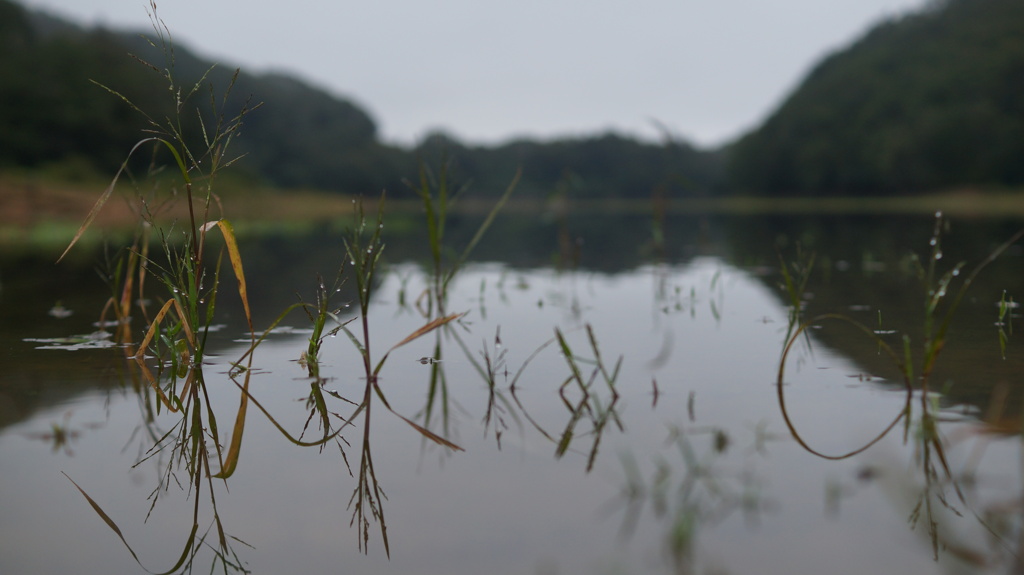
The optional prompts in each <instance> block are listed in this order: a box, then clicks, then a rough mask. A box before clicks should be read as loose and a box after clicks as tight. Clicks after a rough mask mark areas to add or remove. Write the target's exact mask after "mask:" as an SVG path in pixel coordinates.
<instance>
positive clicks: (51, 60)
mask: <svg viewBox="0 0 1024 575" xmlns="http://www.w3.org/2000/svg"><path fill="white" fill-rule="evenodd" d="M171 33H172V34H173V27H172V30H171ZM143 35H145V36H146V37H147V38H148V39H149V41H153V42H155V43H156V44H157V47H154V46H152V45H151V44H150V43H149V41H147V40H145V39H143V37H142V36H143ZM159 44H160V42H159V37H158V36H157V34H156V33H155V31H153V30H149V31H144V32H143V33H142V34H140V33H137V32H136V33H127V32H113V31H109V30H104V29H85V28H83V27H81V26H78V25H76V24H74V23H70V22H65V21H62V20H58V19H55V18H53V17H51V16H48V15H46V14H42V13H37V12H33V11H27V10H25V9H24V8H22V7H21V6H20V5H18V4H16V3H14V2H11V1H10V0H0V128H2V129H0V169H3V168H4V167H5V166H6V167H18V168H35V169H48V168H51V167H57V168H61V169H64V170H65V171H70V170H68V166H72V167H76V169H84V170H86V171H88V170H95V171H99V172H100V173H111V174H112V173H113V171H114V170H116V168H117V167H118V166H119V165H120V163H121V162H122V161H123V160H124V159H125V157H126V154H127V153H128V151H129V150H130V149H131V148H132V146H133V145H134V144H135V143H136V142H137V141H139V140H140V139H141V138H142V137H145V136H146V135H147V134H145V133H144V130H145V129H147V128H149V127H150V126H148V125H147V122H146V118H145V117H144V116H143V114H142V113H140V112H139V110H134V109H132V107H131V106H129V105H128V104H126V103H125V101H123V100H122V99H121V98H119V97H117V96H115V95H113V94H111V93H110V92H108V91H106V90H104V89H103V88H101V87H99V86H97V84H96V83H100V84H102V85H104V86H108V87H109V88H110V89H112V90H116V91H118V92H119V93H121V94H123V95H124V96H125V98H126V99H128V100H130V101H131V102H132V103H133V104H135V106H137V107H138V108H139V109H140V110H142V111H144V112H146V113H147V114H148V115H149V116H150V117H152V118H154V119H157V120H161V121H162V120H163V119H164V118H168V117H174V116H175V101H174V98H173V93H172V92H171V91H170V90H168V82H167V80H166V79H165V78H164V77H162V70H164V69H167V68H170V67H171V64H172V63H173V73H174V77H175V80H176V82H175V83H176V88H177V89H179V90H180V91H181V93H182V94H187V93H188V92H189V91H190V89H191V88H192V86H194V85H196V83H197V82H198V81H199V80H200V79H201V78H203V74H204V73H206V71H207V70H209V69H210V67H211V66H212V64H211V63H210V62H206V61H204V60H202V59H200V58H199V57H197V56H196V55H194V54H193V53H192V52H190V50H189V49H188V47H187V46H182V45H174V47H173V61H172V60H170V59H169V58H168V57H167V55H166V54H164V53H163V51H162V50H161V49H160V47H159ZM129 54H132V55H133V56H132V55H129ZM135 56H137V57H138V58H136V57H135ZM140 60H144V61H145V62H149V63H152V64H154V65H155V67H156V68H157V69H156V70H154V69H152V68H150V67H149V66H146V65H145V64H144V63H143V62H141V61H140ZM234 72H235V70H234V68H233V67H232V66H230V64H229V63H222V65H218V66H216V67H213V69H212V71H210V73H209V74H208V75H207V76H206V77H205V79H204V80H203V82H202V83H201V84H202V86H201V88H200V90H198V91H197V92H196V93H195V94H194V95H193V96H192V97H191V98H190V99H189V100H188V101H187V102H186V103H185V104H184V105H183V106H182V114H181V117H182V118H183V122H184V130H183V131H185V132H187V133H190V134H192V135H193V137H194V138H195V140H194V141H195V142H196V143H197V144H198V142H199V140H198V139H199V138H201V137H202V136H201V134H202V132H201V130H200V129H199V124H198V121H197V110H198V111H199V112H201V113H202V114H203V116H204V121H205V122H206V124H207V125H208V126H211V125H213V123H215V122H216V119H217V116H218V115H223V116H224V117H225V118H231V117H232V116H234V115H235V114H237V113H238V112H239V111H240V110H241V109H242V108H243V106H246V105H248V106H250V107H252V106H255V105H256V104H257V103H259V104H261V106H260V107H259V108H258V109H256V110H255V111H253V112H251V113H249V114H248V115H247V116H246V117H245V120H244V125H243V128H242V132H241V134H242V136H241V138H239V139H237V140H236V141H234V142H233V143H232V146H233V148H234V151H235V152H238V153H243V152H244V153H245V157H244V158H243V160H242V161H241V162H239V164H238V169H240V170H242V171H244V172H247V173H248V174H250V175H251V176H252V177H255V178H258V179H261V180H263V181H265V182H267V183H269V184H272V185H276V186H280V187H284V188H289V187H302V188H315V189H321V190H326V191H338V192H346V193H365V194H376V193H379V192H380V190H381V189H387V190H388V192H389V194H390V195H391V196H392V197H394V196H401V195H402V194H409V193H411V192H410V191H409V189H408V188H407V186H406V185H405V184H404V183H403V180H404V179H406V178H408V179H411V180H415V179H416V174H417V169H418V165H419V162H420V160H421V159H422V160H424V161H426V162H428V163H433V164H435V168H436V162H437V161H438V158H440V157H441V156H442V154H443V155H444V156H445V157H447V158H449V159H450V160H451V161H452V162H453V164H454V168H453V175H454V176H455V177H456V178H458V180H459V181H461V182H466V181H470V182H472V187H473V189H474V190H476V191H478V192H480V193H483V194H489V193H490V194H497V193H500V192H501V191H502V190H503V189H504V188H505V187H506V185H507V184H508V182H509V181H510V180H511V179H512V177H513V176H514V174H515V172H516V169H517V168H519V167H522V169H523V172H524V177H523V180H522V185H521V186H520V188H519V192H518V194H520V195H534V196H544V195H549V194H552V193H556V192H558V191H561V192H564V193H571V194H573V195H574V196H575V197H610V196H632V197H650V196H651V194H652V193H658V194H662V195H675V196H679V195H684V194H690V195H693V194H698V195H706V194H708V193H710V192H711V191H712V190H713V189H714V188H715V186H716V185H717V182H718V181H719V180H720V179H721V178H720V165H721V163H720V162H719V156H718V154H716V153H714V152H702V151H699V150H696V149H694V148H692V147H691V146H689V145H687V144H685V143H682V142H678V141H675V140H674V139H672V138H666V141H665V142H664V143H663V144H657V145H655V144H649V143H643V142H638V141H635V140H633V139H631V138H628V137H624V136H621V135H616V134H598V135H595V136H592V137H586V138H574V139H564V140H559V141H553V142H528V141H522V142H514V143H510V144H507V145H503V146H494V147H479V146H467V145H463V144H462V143H460V142H457V141H455V140H454V139H451V138H447V137H444V136H441V135H434V136H431V137H428V138H426V139H425V140H424V141H423V142H422V143H421V145H419V146H417V147H415V148H414V149H401V148H397V147H394V146H389V145H385V144H382V143H381V142H380V140H379V139H378V137H377V131H376V125H375V123H374V120H373V119H372V118H371V117H370V115H369V114H367V113H366V112H365V111H364V110H362V109H361V108H360V107H359V106H357V105H356V104H354V103H353V102H350V101H347V100H345V99H342V98H339V97H336V96H334V95H332V94H330V93H328V92H326V91H324V90H321V89H318V88H316V87H312V86H310V85H308V84H306V83H304V82H301V81H299V80H296V79H295V78H292V77H289V76H287V75H280V74H268V75H252V74H248V73H246V72H245V70H242V72H241V74H239V76H238V77H237V80H236V81H235V83H234V85H233V87H232V89H231V91H230V94H229V96H228V97H227V99H226V100H224V102H225V103H224V104H223V105H221V102H222V96H223V94H224V92H225V89H226V88H227V87H228V86H229V85H231V78H232V75H233V74H234ZM94 82H95V83H94ZM211 95H213V98H211ZM211 101H212V102H216V103H217V105H218V107H219V109H218V110H217V112H216V113H214V112H213V111H211ZM139 156H142V158H141V159H140V160H139V161H140V162H142V163H143V165H144V163H145V162H146V161H148V155H147V154H139ZM162 161H164V162H169V161H170V159H169V158H163V159H162ZM137 167H139V168H141V167H142V166H141V165H140V166H137Z"/></svg>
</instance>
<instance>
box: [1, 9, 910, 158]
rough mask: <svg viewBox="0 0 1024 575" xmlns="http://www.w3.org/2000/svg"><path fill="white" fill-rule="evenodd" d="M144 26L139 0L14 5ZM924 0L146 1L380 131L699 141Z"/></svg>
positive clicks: (194, 37) (186, 29) (226, 53)
mask: <svg viewBox="0 0 1024 575" xmlns="http://www.w3.org/2000/svg"><path fill="white" fill-rule="evenodd" d="M20 1H21V2H22V3H24V4H26V5H29V6H32V7H40V8H46V9H48V10H49V11H50V12H52V13H54V14H58V15H64V16H71V17H73V18H74V19H76V20H77V21H79V22H83V23H87V24H103V25H105V26H108V27H117V28H122V27H126V26H132V27H138V28H140V29H142V30H146V31H148V30H150V24H149V17H148V15H147V10H148V6H149V1H148V0H20ZM924 4H925V0H774V1H772V2H767V1H765V0H702V1H697V0H631V1H628V2H627V1H626V0H614V1H612V0H517V1H516V2H510V1H506V2H493V1H489V0H436V1H431V0H419V1H417V0H376V1H365V0H364V1H361V2H351V1H347V0H341V1H333V2H329V1H326V0H159V1H158V2H157V8H158V15H159V16H160V18H161V19H162V20H163V21H164V22H165V23H166V25H167V26H168V27H169V28H170V30H171V33H172V35H173V37H174V39H175V40H176V41H177V42H180V43H184V44H186V45H188V46H189V47H191V48H192V49H194V50H195V51H197V52H198V53H199V54H200V55H202V56H206V57H210V58H212V59H214V60H215V61H218V62H220V63H222V64H224V65H228V66H241V67H242V68H243V70H246V71H249V72H254V73H258V72H262V71H266V70H269V69H274V70H284V71H289V72H292V73H295V74H296V75H298V76H299V77H301V78H304V79H306V80H309V81H312V82H313V83H315V84H317V85H319V86H321V87H324V88H327V89H329V90H330V91H331V92H333V93H336V94H338V95H342V96H345V97H349V98H352V99H353V100H355V101H356V102H357V103H358V104H360V105H361V106H363V107H364V108H366V109H368V110H369V111H370V113H371V114H372V115H373V117H374V119H375V120H376V121H377V123H378V126H379V127H380V130H381V135H382V137H383V138H384V139H386V140H390V141H398V142H403V143H409V142H412V141H414V140H416V139H418V138H420V137H422V136H423V135H424V134H425V133H426V132H428V131H429V130H431V129H434V128H443V129H444V130H446V131H448V132H450V133H452V134H454V135H455V136H456V137H459V138H460V139H464V140H466V141H469V142H479V143H484V142H488V143H489V142H497V141H500V140H504V139H508V138H510V137H513V136H518V135H526V136H531V137H542V138H547V137H554V136H561V135H576V134H588V133H594V132H597V131H601V130H604V129H607V128H614V129H618V130H620V131H623V132H626V133H630V134H633V135H637V136H641V137H648V138H653V137H656V135H657V131H656V130H655V128H654V127H653V123H652V120H657V121H658V122H661V123H662V124H664V125H666V126H668V128H669V129H670V130H672V132H673V133H675V134H676V135H677V136H681V137H683V138H686V139H689V140H691V141H693V142H695V143H698V144H701V145H715V144H720V143H722V142H724V141H727V140H728V139H730V138H732V137H734V136H736V135H738V134H739V133H741V132H743V131H745V130H747V129H749V128H750V127H752V126H754V125H756V124H757V123H758V122H759V121H760V120H761V119H763V118H764V116H765V115H766V114H768V113H769V112H770V111H771V110H772V109H773V108H774V107H775V106H776V105H777V104H778V103H779V102H780V101H781V99H782V98H783V97H785V95H786V94H787V93H788V92H789V91H790V90H792V89H793V87H794V86H795V85H796V83H797V82H799V80H800V79H801V78H802V77H803V75H804V74H805V73H806V72H807V71H808V69H809V67H810V66H811V65H813V63H814V62H816V61H817V60H818V59H819V58H820V57H821V56H823V55H824V54H825V53H827V52H829V51H832V50H835V49H837V48H841V47H843V46H845V45H847V44H849V43H850V42H852V41H853V40H854V39H856V38H858V37H859V36H860V35H861V34H863V33H864V32H865V31H866V30H867V29H868V27H869V26H870V25H872V24H874V23H875V22H878V21H879V20H880V19H882V18H884V17H888V16H893V15H898V14H902V13H904V12H906V11H907V10H912V9H916V8H919V7H921V6H923V5H924Z"/></svg>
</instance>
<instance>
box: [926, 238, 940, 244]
mask: <svg viewBox="0 0 1024 575" xmlns="http://www.w3.org/2000/svg"><path fill="white" fill-rule="evenodd" d="M937 243H939V240H938V239H937V238H932V239H930V240H928V245H930V246H934V245H935V244H937Z"/></svg>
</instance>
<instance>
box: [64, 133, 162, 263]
mask: <svg viewBox="0 0 1024 575" xmlns="http://www.w3.org/2000/svg"><path fill="white" fill-rule="evenodd" d="M159 141H163V140H161V139H160V138H145V139H143V140H140V141H139V142H138V143H136V144H135V145H134V146H132V149H131V151H130V152H128V157H127V158H125V159H124V162H122V163H121V167H120V168H119V169H118V170H117V174H115V175H114V179H113V180H111V182H110V185H108V186H107V189H105V190H103V193H102V194H100V197H99V199H98V200H96V203H95V204H93V206H92V209H91V210H89V215H87V216H86V217H85V221H84V222H82V225H81V226H80V227H79V228H78V231H77V232H75V237H74V238H72V239H71V243H69V244H68V247H66V248H64V253H62V254H60V257H59V258H57V263H60V261H61V260H63V259H64V256H66V255H68V252H70V251H71V248H72V247H74V245H75V244H76V243H78V240H80V239H81V238H82V234H84V233H85V230H87V229H89V226H90V225H92V222H93V220H95V219H96V216H97V215H98V214H99V213H100V210H102V209H103V206H104V205H105V204H106V203H107V200H109V199H110V194H112V193H114V188H115V187H116V186H117V181H118V180H119V179H120V178H121V174H123V173H124V171H125V170H126V169H127V168H128V160H130V159H131V157H132V154H134V153H135V150H138V149H139V148H140V147H141V146H142V145H144V144H148V143H149V142H159ZM165 143H166V142H165Z"/></svg>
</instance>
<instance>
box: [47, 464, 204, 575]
mask: <svg viewBox="0 0 1024 575" xmlns="http://www.w3.org/2000/svg"><path fill="white" fill-rule="evenodd" d="M61 474H63V475H64V477H67V478H68V481H70V482H71V484H72V485H74V486H75V489H78V492H79V493H81V494H82V497H85V500H86V501H88V502H89V505H91V506H92V508H93V511H95V512H96V514H97V515H99V516H100V519H103V522H104V523H106V524H107V526H108V527H110V529H111V530H113V531H114V533H115V534H117V537H118V538H119V539H120V540H121V543H124V546H125V547H126V548H127V549H128V552H129V553H131V554H132V558H133V559H135V562H136V563H138V564H139V566H140V567H142V569H143V570H145V571H146V572H147V573H153V572H152V571H150V570H149V569H146V566H145V565H143V564H142V561H139V556H138V555H137V554H136V553H135V550H134V549H132V546H131V545H129V544H128V541H127V540H126V539H125V538H124V534H123V533H121V529H120V528H119V527H118V526H117V523H114V520H113V519H111V518H110V516H109V515H107V514H106V513H105V512H104V511H103V508H101V507H100V505H99V503H96V501H94V500H93V498H92V497H89V494H88V493H86V492H85V490H84V489H82V487H81V486H80V485H78V484H77V483H75V480H74V479H71V477H68V474H67V473H64V472H63V471H61ZM198 530H199V524H198V523H193V524H192V532H191V533H190V534H189V536H188V541H187V542H185V548H184V549H183V550H182V552H181V557H179V558H178V562H177V563H175V564H174V567H171V568H170V569H168V570H167V571H164V572H163V573H159V574H157V575H170V574H171V573H175V572H176V571H178V569H180V568H181V566H182V565H184V564H185V562H186V561H187V560H188V557H189V555H190V554H191V552H192V550H193V545H194V544H195V540H196V532H197V531H198Z"/></svg>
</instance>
